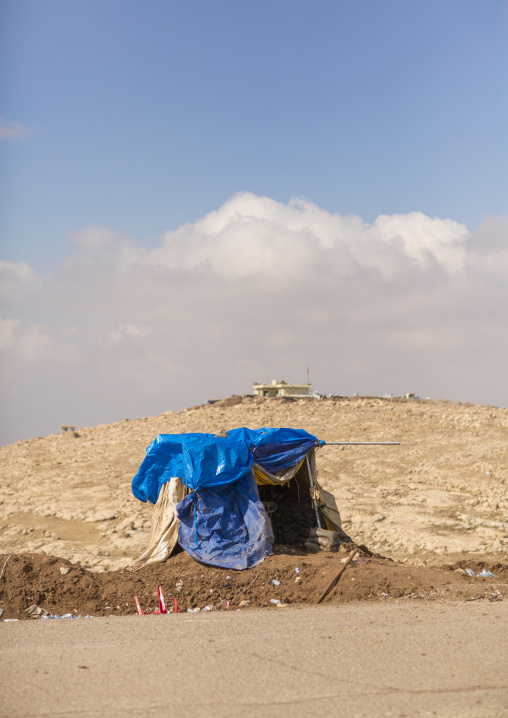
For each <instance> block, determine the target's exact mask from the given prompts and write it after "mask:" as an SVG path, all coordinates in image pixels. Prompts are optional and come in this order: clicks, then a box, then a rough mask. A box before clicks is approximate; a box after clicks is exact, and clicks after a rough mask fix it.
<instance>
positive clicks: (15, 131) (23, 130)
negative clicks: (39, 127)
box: [0, 117, 32, 141]
mask: <svg viewBox="0 0 508 718" xmlns="http://www.w3.org/2000/svg"><path fill="white" fill-rule="evenodd" d="M31 134H32V130H31V129H30V128H29V127H25V125H22V124H21V122H8V121H7V120H6V119H5V117H0V141H2V140H22V139H25V137H29V136H30V135H31Z"/></svg>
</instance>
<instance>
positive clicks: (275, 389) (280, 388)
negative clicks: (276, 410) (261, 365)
mask: <svg viewBox="0 0 508 718" xmlns="http://www.w3.org/2000/svg"><path fill="white" fill-rule="evenodd" d="M252 386H253V389H254V394H255V396H291V397H302V396H312V395H313V394H312V384H288V383H287V382H285V381H284V380H283V379H280V380H279V381H277V379H273V380H272V383H271V384H258V383H257V382H254V383H253V385H252Z"/></svg>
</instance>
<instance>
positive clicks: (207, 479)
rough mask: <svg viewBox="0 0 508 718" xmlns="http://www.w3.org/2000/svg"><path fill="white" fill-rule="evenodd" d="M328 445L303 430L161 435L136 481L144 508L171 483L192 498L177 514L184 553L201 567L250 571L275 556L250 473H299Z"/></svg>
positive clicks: (268, 526) (267, 526) (133, 485)
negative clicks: (256, 469)
mask: <svg viewBox="0 0 508 718" xmlns="http://www.w3.org/2000/svg"><path fill="white" fill-rule="evenodd" d="M323 443H324V442H322V441H319V440H318V439H317V438H316V437H315V436H313V435H312V434H309V433H307V432H306V431H303V430H302V429H266V428H265V429H247V428H246V427H243V428H241V429H233V430H232V431H230V432H228V436H227V438H222V437H218V436H214V435H213V434H159V436H158V437H157V438H156V439H155V441H154V442H153V443H152V444H150V446H149V447H148V448H147V450H146V456H145V459H144V461H143V463H142V464H141V466H140V467H139V470H138V472H137V474H136V476H135V477H134V479H133V481H132V492H133V494H134V496H136V498H138V499H139V500H140V501H147V500H148V501H151V502H152V503H153V504H155V503H156V502H157V498H158V496H159V491H160V489H161V486H162V485H163V484H164V483H166V482H167V481H170V480H171V478H172V477H173V476H178V477H180V478H181V480H182V481H183V483H184V484H185V485H186V486H187V487H188V488H189V489H190V490H191V491H192V493H191V494H189V495H188V496H186V497H185V498H184V499H183V501H181V502H180V503H179V504H178V506H177V511H178V517H179V519H180V522H179V530H178V540H179V543H180V545H181V546H182V547H183V548H184V549H185V550H186V551H187V553H189V554H190V555H191V556H193V557H194V558H195V559H197V560H198V561H201V562H202V563H207V564H211V565H213V566H222V567H223V568H231V569H238V570H240V569H244V568H250V567H251V566H255V565H256V564H258V563H260V562H261V561H262V560H263V559H264V557H265V556H266V555H267V554H269V553H271V551H272V544H273V535H272V529H271V523H270V520H269V518H268V515H267V513H266V511H265V508H264V506H263V504H262V503H261V501H260V500H259V494H258V490H257V486H256V482H255V479H254V474H253V471H252V465H253V463H254V462H256V463H258V464H260V466H262V467H263V468H264V469H266V470H267V471H269V472H271V473H274V472H276V471H280V470H281V469H285V468H288V467H289V466H294V465H295V464H297V463H298V462H299V461H300V459H302V458H303V457H304V456H305V454H307V452H308V451H310V450H311V449H312V448H313V447H315V446H319V445H321V444H323Z"/></svg>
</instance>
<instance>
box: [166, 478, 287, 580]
mask: <svg viewBox="0 0 508 718" xmlns="http://www.w3.org/2000/svg"><path fill="white" fill-rule="evenodd" d="M177 511H178V518H179V519H180V522H179V526H178V542H179V543H180V546H182V548H183V549H185V551H187V553H188V554H189V555H190V556H192V557H193V558H195V559H196V560H197V561H200V562H201V563H206V564H211V565H212V566H220V567H222V568H231V569H235V570H237V571H241V570H242V569H245V568H251V567H252V566H256V565H257V564H258V563H261V562H262V561H263V560H264V558H265V556H267V555H269V554H271V553H272V546H273V533H272V526H271V523H270V519H269V518H268V515H267V513H266V511H265V508H264V506H263V504H262V503H261V501H260V500H259V495H258V491H257V487H256V482H255V480H254V475H253V473H252V471H251V472H249V474H247V475H246V476H244V477H243V478H241V479H239V480H238V481H236V482H235V483H234V484H232V485H226V486H214V487H204V488H202V489H200V490H199V492H193V493H192V494H189V495H188V496H186V497H185V498H184V499H183V501H180V503H179V504H178V506H177Z"/></svg>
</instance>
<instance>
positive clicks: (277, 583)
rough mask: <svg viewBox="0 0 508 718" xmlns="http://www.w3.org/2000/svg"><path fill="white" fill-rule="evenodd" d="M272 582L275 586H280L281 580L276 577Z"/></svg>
mask: <svg viewBox="0 0 508 718" xmlns="http://www.w3.org/2000/svg"><path fill="white" fill-rule="evenodd" d="M272 583H273V585H274V586H280V581H276V580H275V579H273V581H272Z"/></svg>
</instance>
